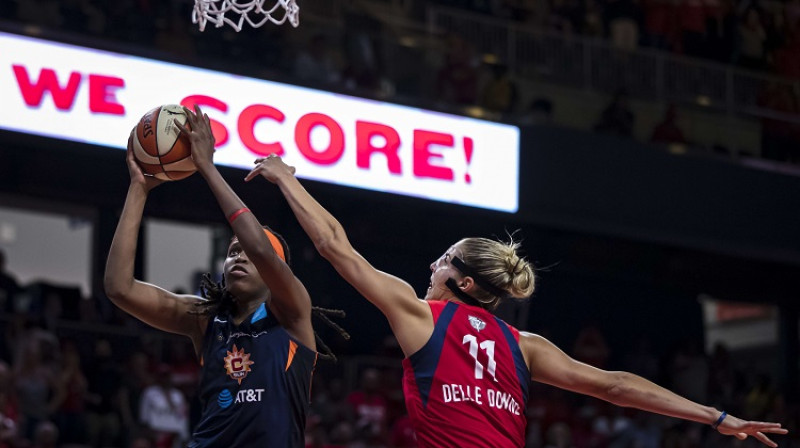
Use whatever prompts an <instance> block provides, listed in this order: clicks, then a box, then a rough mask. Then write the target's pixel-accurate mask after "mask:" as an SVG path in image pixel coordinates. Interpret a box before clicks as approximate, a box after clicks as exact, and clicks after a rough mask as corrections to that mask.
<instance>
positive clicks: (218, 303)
mask: <svg viewBox="0 0 800 448" xmlns="http://www.w3.org/2000/svg"><path fill="white" fill-rule="evenodd" d="M200 295H201V296H202V297H203V298H204V299H206V300H198V301H197V302H195V303H194V306H195V309H194V310H192V311H189V313H190V314H196V315H200V316H216V315H219V314H225V313H228V312H231V311H232V309H233V295H232V294H231V293H229V292H228V290H227V289H226V288H225V277H223V278H222V280H221V281H220V282H219V283H218V282H215V281H214V280H213V279H212V278H211V274H210V273H208V272H207V273H205V274H203V278H202V279H201V280H200Z"/></svg>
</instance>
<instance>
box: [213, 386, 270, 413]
mask: <svg viewBox="0 0 800 448" xmlns="http://www.w3.org/2000/svg"><path fill="white" fill-rule="evenodd" d="M263 395H264V389H242V390H240V391H239V392H236V398H235V399H234V397H233V395H231V391H229V390H228V389H222V392H220V393H219V396H218V397H217V403H218V404H219V407H221V408H222V409H225V408H227V407H228V406H230V405H232V404H233V403H260V402H261V397H262V396H263Z"/></svg>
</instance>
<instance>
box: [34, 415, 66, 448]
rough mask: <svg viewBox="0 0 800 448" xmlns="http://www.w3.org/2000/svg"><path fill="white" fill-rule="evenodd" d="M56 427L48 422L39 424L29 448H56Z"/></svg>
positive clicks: (57, 445) (57, 444)
mask: <svg viewBox="0 0 800 448" xmlns="http://www.w3.org/2000/svg"><path fill="white" fill-rule="evenodd" d="M58 435H59V432H58V427H57V426H56V425H55V424H54V423H53V422H49V421H43V422H39V424H37V425H36V431H35V433H34V437H33V445H32V446H31V448H58V447H59V446H61V445H60V444H59V443H58Z"/></svg>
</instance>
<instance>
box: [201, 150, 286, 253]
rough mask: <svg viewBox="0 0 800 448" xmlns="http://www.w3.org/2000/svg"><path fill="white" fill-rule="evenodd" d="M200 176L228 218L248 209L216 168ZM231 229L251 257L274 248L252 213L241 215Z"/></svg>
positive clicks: (209, 169) (208, 169) (202, 171)
mask: <svg viewBox="0 0 800 448" xmlns="http://www.w3.org/2000/svg"><path fill="white" fill-rule="evenodd" d="M200 174H201V175H202V176H203V178H204V179H205V180H206V183H208V186H209V188H210V189H211V192H212V193H213V194H214V197H215V198H216V199H217V203H218V204H219V207H220V209H222V213H224V214H225V217H226V218H230V217H231V216H233V214H235V213H236V212H237V211H239V210H241V209H242V208H245V207H246V205H245V204H244V202H243V201H242V200H241V199H240V198H239V196H238V195H237V194H236V192H234V191H233V189H232V188H231V187H230V185H228V183H227V182H226V181H225V179H224V178H223V177H222V175H221V174H220V173H219V171H218V170H217V169H216V167H213V166H212V167H210V168H205V169H203V170H201V171H200ZM231 229H232V230H233V233H234V234H236V237H237V238H238V239H239V242H240V243H241V244H242V247H243V248H244V249H245V252H247V253H248V255H249V256H258V254H256V253H254V252H258V251H260V250H261V249H264V250H267V251H268V250H269V248H271V247H272V246H270V244H269V241H268V240H267V237H266V235H264V232H263V231H262V227H261V223H259V222H258V219H256V217H255V216H254V215H253V214H252V213H241V214H239V215H238V216H237V217H236V219H234V220H233V222H231ZM256 249H258V250H256Z"/></svg>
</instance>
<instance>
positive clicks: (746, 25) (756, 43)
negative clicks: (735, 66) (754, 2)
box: [738, 8, 767, 70]
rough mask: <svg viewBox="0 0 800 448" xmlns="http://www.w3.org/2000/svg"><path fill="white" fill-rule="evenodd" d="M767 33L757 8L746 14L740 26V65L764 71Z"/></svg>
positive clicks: (749, 10)
mask: <svg viewBox="0 0 800 448" xmlns="http://www.w3.org/2000/svg"><path fill="white" fill-rule="evenodd" d="M766 42H767V32H766V30H765V29H764V25H763V23H762V21H761V14H760V13H759V12H758V10H757V9H756V8H750V9H748V10H747V12H745V14H744V17H743V18H742V23H741V25H740V26H739V59H738V62H739V65H741V66H742V67H745V68H749V69H752V70H763V69H764V68H765V66H766V63H765V60H764V56H765V51H764V48H765V45H766Z"/></svg>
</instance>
